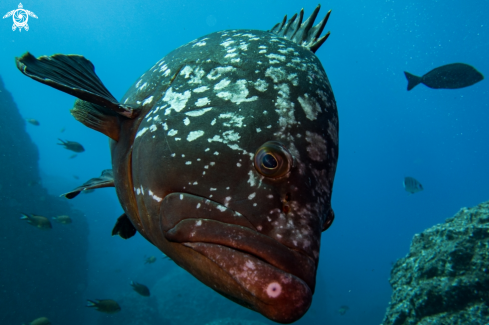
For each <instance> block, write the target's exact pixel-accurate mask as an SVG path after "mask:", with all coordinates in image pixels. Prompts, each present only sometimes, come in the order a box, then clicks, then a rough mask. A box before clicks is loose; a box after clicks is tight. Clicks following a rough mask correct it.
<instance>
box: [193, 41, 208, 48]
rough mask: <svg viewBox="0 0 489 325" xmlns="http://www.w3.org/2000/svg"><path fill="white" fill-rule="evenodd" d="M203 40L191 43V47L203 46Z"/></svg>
mask: <svg viewBox="0 0 489 325" xmlns="http://www.w3.org/2000/svg"><path fill="white" fill-rule="evenodd" d="M205 44H206V43H205V41H200V42H198V43H195V44H194V45H192V47H196V46H205Z"/></svg>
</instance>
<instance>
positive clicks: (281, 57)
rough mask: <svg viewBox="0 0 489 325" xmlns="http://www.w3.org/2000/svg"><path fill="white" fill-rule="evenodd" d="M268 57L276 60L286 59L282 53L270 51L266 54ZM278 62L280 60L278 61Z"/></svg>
mask: <svg viewBox="0 0 489 325" xmlns="http://www.w3.org/2000/svg"><path fill="white" fill-rule="evenodd" d="M265 56H266V57H267V58H269V59H275V60H280V61H282V62H284V61H285V56H283V55H280V54H274V53H270V54H268V55H265ZM277 62H278V61H277Z"/></svg>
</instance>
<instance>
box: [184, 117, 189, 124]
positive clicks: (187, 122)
mask: <svg viewBox="0 0 489 325" xmlns="http://www.w3.org/2000/svg"><path fill="white" fill-rule="evenodd" d="M183 124H185V125H189V124H190V119H189V118H188V117H186V118H184V119H183Z"/></svg>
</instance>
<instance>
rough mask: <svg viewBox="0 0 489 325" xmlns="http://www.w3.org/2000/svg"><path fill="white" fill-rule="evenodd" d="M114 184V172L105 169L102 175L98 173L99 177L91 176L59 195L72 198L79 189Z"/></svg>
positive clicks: (112, 185) (78, 192) (83, 189)
mask: <svg viewBox="0 0 489 325" xmlns="http://www.w3.org/2000/svg"><path fill="white" fill-rule="evenodd" d="M114 186H115V185H114V173H113V172H112V169H106V170H104V171H103V172H102V175H100V177H95V178H92V179H90V180H88V181H87V182H85V183H83V185H81V186H78V187H77V188H75V189H74V190H72V191H70V192H67V193H65V194H61V195H60V196H64V197H65V198H67V199H72V198H74V197H76V196H77V195H78V194H80V192H81V191H85V190H91V189H96V188H102V187H114Z"/></svg>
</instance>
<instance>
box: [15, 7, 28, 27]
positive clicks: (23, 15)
mask: <svg viewBox="0 0 489 325" xmlns="http://www.w3.org/2000/svg"><path fill="white" fill-rule="evenodd" d="M13 16H14V24H15V26H17V27H19V28H22V27H24V26H25V25H26V24H27V20H28V19H29V16H28V15H27V12H25V10H24V9H17V10H16V11H15V13H14V14H13Z"/></svg>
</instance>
